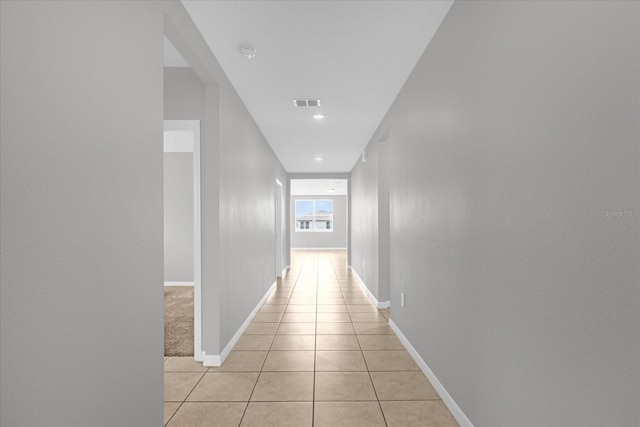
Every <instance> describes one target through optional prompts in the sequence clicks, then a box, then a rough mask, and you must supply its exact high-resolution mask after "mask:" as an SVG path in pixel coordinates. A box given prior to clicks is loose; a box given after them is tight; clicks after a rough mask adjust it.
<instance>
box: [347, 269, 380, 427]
mask: <svg viewBox="0 0 640 427" xmlns="http://www.w3.org/2000/svg"><path fill="white" fill-rule="evenodd" d="M334 271H335V268H334ZM340 289H342V286H340ZM345 302H346V300H345ZM349 318H351V313H349ZM352 320H353V319H352ZM352 323H353V321H352ZM352 326H353V325H352ZM353 330H354V332H356V331H355V327H354V328H353ZM355 335H356V340H357V341H358V347H360V354H361V355H362V360H364V366H365V367H366V368H367V375H368V376H369V381H371V388H372V389H373V393H374V394H375V396H376V401H377V402H378V407H379V408H380V413H381V414H382V420H383V421H384V425H385V426H387V427H388V424H387V418H386V417H385V415H384V411H383V410H382V404H381V403H380V398H379V397H378V391H377V390H376V386H375V384H374V383H373V378H372V377H371V371H370V370H369V364H368V363H367V359H366V358H365V357H364V351H363V350H362V344H360V336H359V335H358V333H357V332H356V334H355Z"/></svg>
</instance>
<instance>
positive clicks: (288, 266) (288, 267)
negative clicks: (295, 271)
mask: <svg viewBox="0 0 640 427" xmlns="http://www.w3.org/2000/svg"><path fill="white" fill-rule="evenodd" d="M290 268H291V266H290V265H287V266H286V267H285V268H283V269H282V276H280V277H284V276H286V275H287V271H289V269H290Z"/></svg>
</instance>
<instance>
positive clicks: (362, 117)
mask: <svg viewBox="0 0 640 427" xmlns="http://www.w3.org/2000/svg"><path fill="white" fill-rule="evenodd" d="M183 4H184V5H185V7H186V9H187V11H188V12H189V14H190V15H191V18H192V19H193V21H194V22H195V24H196V26H197V27H198V28H199V30H200V32H201V33H202V35H203V37H204V39H205V40H206V41H207V43H208V44H209V46H210V48H211V50H212V51H213V54H214V55H215V56H216V58H217V59H218V61H219V62H220V64H221V66H222V68H223V69H224V71H225V73H226V74H227V75H228V77H229V79H230V81H231V83H232V84H233V85H234V87H235V89H236V91H237V92H238V94H239V95H240V97H241V98H242V100H243V102H244V103H245V105H246V106H247V108H248V110H249V112H250V113H251V115H252V116H253V118H254V119H255V121H256V123H257V124H258V126H259V127H260V129H261V130H262V132H263V134H264V136H265V137H266V139H267V141H268V142H269V144H270V145H271V147H272V148H273V150H274V152H275V153H276V155H277V156H278V158H279V159H280V161H281V162H282V164H283V166H284V167H285V169H286V170H287V171H288V172H350V171H351V169H352V167H353V165H354V164H355V162H356V160H357V158H358V156H359V155H360V153H361V152H362V150H363V149H364V147H365V146H366V144H367V143H368V142H369V140H370V139H371V137H372V136H373V134H374V132H375V131H376V128H377V126H378V125H379V124H380V121H381V120H382V118H383V117H384V115H385V114H386V112H387V110H388V109H389V107H390V106H391V104H392V102H393V100H394V99H395V97H396V96H397V94H398V92H399V91H400V89H401V88H402V85H403V84H404V82H405V81H406V79H407V77H408V76H409V74H410V73H411V71H412V69H413V67H414V66H415V64H416V62H417V60H418V59H419V57H420V55H421V54H422V52H423V51H424V49H425V48H426V46H427V44H428V43H429V41H430V40H431V38H432V37H433V34H434V33H435V31H436V30H437V28H438V26H439V25H440V23H441V22H442V20H443V19H444V16H445V15H446V13H447V11H448V10H449V8H450V7H451V4H452V1H188V0H183ZM241 44H250V45H252V46H253V47H254V48H255V49H256V51H257V53H256V56H255V57H254V58H253V59H251V60H247V59H245V58H244V57H243V56H242V55H240V53H239V51H238V46H239V45H241ZM306 98H309V99H316V98H317V99H320V100H321V104H322V105H321V107H313V108H310V107H306V108H296V107H294V106H293V102H292V100H293V99H306ZM316 112H322V113H324V114H325V115H326V118H325V119H324V120H315V119H313V118H312V115H313V114H314V113H316ZM318 156H321V157H322V158H323V160H322V161H317V160H314V158H315V157H318Z"/></svg>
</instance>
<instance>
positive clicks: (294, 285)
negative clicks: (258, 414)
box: [240, 256, 306, 425]
mask: <svg viewBox="0 0 640 427" xmlns="http://www.w3.org/2000/svg"><path fill="white" fill-rule="evenodd" d="M305 259H306V256H305ZM301 272H302V270H300V271H298V275H297V276H296V280H295V282H294V284H293V287H292V289H291V293H290V294H289V297H288V298H287V302H286V304H285V310H286V306H288V305H289V301H291V295H292V294H293V291H294V290H295V288H296V286H297V283H298V280H299V279H300V274H301ZM282 317H284V312H283V314H282V316H281V317H280V321H279V322H277V323H278V327H277V328H276V333H275V334H274V335H273V338H272V339H271V343H270V344H269V349H268V350H267V354H266V356H265V358H264V360H263V361H262V366H261V367H260V372H258V377H257V378H256V382H255V383H254V384H253V388H252V389H251V394H250V395H249V399H248V400H247V404H246V406H245V408H244V411H243V412H242V417H241V418H240V425H241V424H242V421H243V420H244V416H245V414H246V413H247V408H248V407H249V402H251V398H252V397H253V394H254V393H255V390H256V387H257V386H258V381H260V377H261V376H262V372H268V371H264V366H265V364H266V363H267V359H268V358H269V353H271V348H272V347H273V342H274V341H275V338H276V335H277V332H278V330H279V329H280V326H281V325H282V323H283V322H282ZM273 323H275V322H273Z"/></svg>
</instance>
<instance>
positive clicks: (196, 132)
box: [164, 120, 202, 362]
mask: <svg viewBox="0 0 640 427" xmlns="http://www.w3.org/2000/svg"><path fill="white" fill-rule="evenodd" d="M164 130H165V131H179V130H190V131H192V132H193V358H194V360H196V361H198V362H202V193H201V176H202V175H201V173H200V166H201V164H200V146H201V140H200V120H165V121H164Z"/></svg>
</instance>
